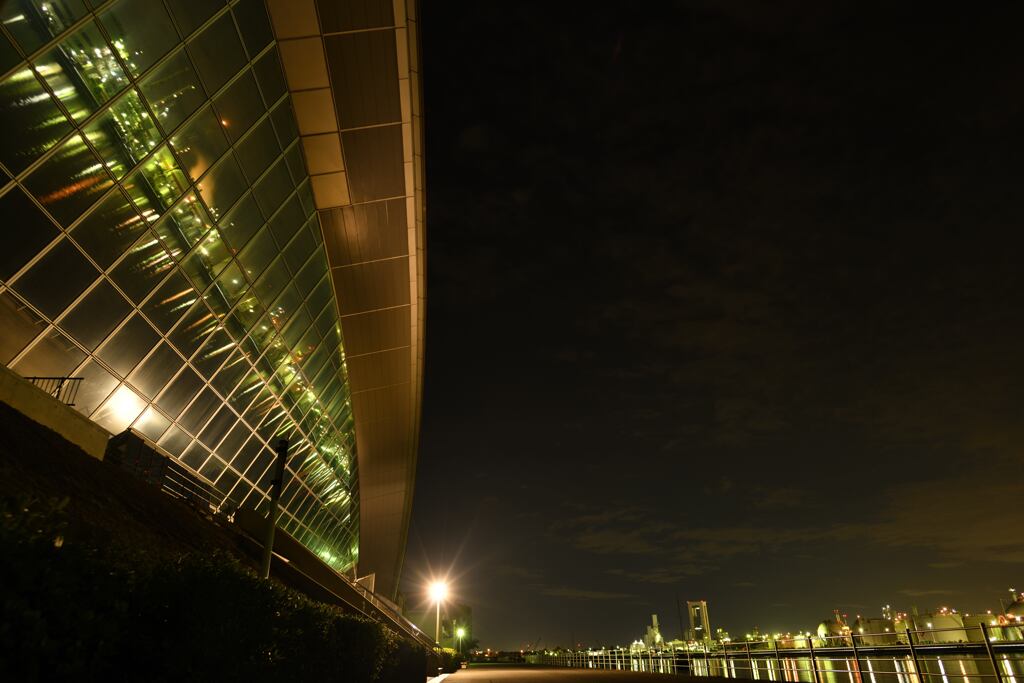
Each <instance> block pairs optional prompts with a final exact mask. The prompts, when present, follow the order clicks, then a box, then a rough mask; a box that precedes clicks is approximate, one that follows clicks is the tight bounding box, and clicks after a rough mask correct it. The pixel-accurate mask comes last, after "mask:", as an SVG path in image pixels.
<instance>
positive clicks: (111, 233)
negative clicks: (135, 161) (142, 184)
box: [71, 189, 146, 268]
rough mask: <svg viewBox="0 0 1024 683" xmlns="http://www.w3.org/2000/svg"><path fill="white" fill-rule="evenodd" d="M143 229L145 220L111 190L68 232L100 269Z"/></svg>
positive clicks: (128, 203) (107, 265)
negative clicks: (110, 192)
mask: <svg viewBox="0 0 1024 683" xmlns="http://www.w3.org/2000/svg"><path fill="white" fill-rule="evenodd" d="M145 229H146V222H145V221H144V220H143V219H142V216H140V215H139V213H138V211H136V210H135V206H134V205H133V204H132V203H131V202H130V201H128V198H127V197H125V196H124V194H123V193H122V192H121V190H120V189H115V190H114V192H113V193H112V194H110V195H109V196H107V198H106V199H104V200H103V201H101V202H100V203H99V204H97V205H96V208H94V209H93V210H92V212H91V213H90V214H89V215H88V216H86V217H85V218H84V219H83V220H82V222H81V223H79V224H78V225H76V226H75V229H74V230H73V231H72V232H71V235H72V237H74V238H75V241H76V242H78V244H79V245H81V246H82V248H83V249H85V251H86V253H87V254H89V256H91V257H93V259H95V261H96V262H97V263H98V264H99V265H100V267H101V268H107V267H109V266H110V264H111V263H113V262H114V261H115V260H116V259H117V257H119V256H120V255H121V254H123V253H124V252H125V250H127V249H128V248H129V247H130V246H131V245H132V243H133V242H135V241H136V240H138V238H139V235H141V234H142V233H143V231H145Z"/></svg>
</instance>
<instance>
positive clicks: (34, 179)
mask: <svg viewBox="0 0 1024 683" xmlns="http://www.w3.org/2000/svg"><path fill="white" fill-rule="evenodd" d="M113 184H114V183H113V181H112V180H111V179H110V176H108V175H107V173H106V172H105V171H104V170H103V164H102V163H101V162H100V160H99V159H97V158H96V155H94V154H93V153H92V150H90V149H89V148H88V147H87V146H86V144H85V140H83V139H82V137H81V136H80V135H72V136H71V138H69V139H68V141H67V142H65V143H64V144H63V145H61V146H60V148H59V149H58V150H57V152H56V153H55V154H54V155H53V156H51V157H50V158H49V159H47V160H46V161H45V162H43V165H42V166H40V167H39V168H37V169H36V170H34V171H33V172H32V174H31V175H30V176H29V177H28V178H26V179H25V186H26V187H27V188H28V189H29V190H30V191H31V192H32V194H33V195H35V197H36V199H38V200H39V203H40V204H42V205H43V207H44V208H45V209H46V210H47V211H49V212H50V214H51V215H52V216H53V217H54V218H56V219H57V221H59V222H60V223H61V224H62V225H65V226H67V225H70V224H71V223H72V222H74V220H75V219H76V218H78V217H79V216H80V215H82V213H83V212H84V211H85V210H86V209H88V208H89V207H90V206H91V205H92V203H93V202H94V201H96V200H97V199H98V198H99V197H100V196H101V195H102V194H103V193H104V192H106V191H107V190H108V189H110V187H111V186H112V185H113Z"/></svg>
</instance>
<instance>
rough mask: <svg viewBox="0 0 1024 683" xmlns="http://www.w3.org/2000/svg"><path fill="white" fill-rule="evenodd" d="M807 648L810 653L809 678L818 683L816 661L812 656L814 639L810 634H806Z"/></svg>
mask: <svg viewBox="0 0 1024 683" xmlns="http://www.w3.org/2000/svg"><path fill="white" fill-rule="evenodd" d="M807 650H808V651H809V652H810V653H811V680H812V681H814V683H818V663H817V660H816V659H815V658H814V640H813V637H812V636H807Z"/></svg>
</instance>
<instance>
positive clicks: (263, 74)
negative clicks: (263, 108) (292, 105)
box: [253, 46, 288, 107]
mask: <svg viewBox="0 0 1024 683" xmlns="http://www.w3.org/2000/svg"><path fill="white" fill-rule="evenodd" d="M253 71H255V72H256V80H257V82H259V84H260V90H261V91H262V92H263V100H264V101H265V102H266V105H267V106H268V107H271V106H273V104H274V103H275V102H277V101H278V100H279V99H281V96H282V95H284V94H285V92H286V91H287V90H288V87H287V85H286V84H285V80H284V72H283V71H282V70H281V60H280V59H279V58H278V56H277V46H274V47H272V48H271V49H269V50H267V52H266V54H264V55H263V56H262V57H260V58H259V59H257V60H256V64H255V66H254V67H253Z"/></svg>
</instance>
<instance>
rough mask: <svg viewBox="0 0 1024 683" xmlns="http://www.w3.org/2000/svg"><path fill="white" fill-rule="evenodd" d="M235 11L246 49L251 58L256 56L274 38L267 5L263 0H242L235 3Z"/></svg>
mask: <svg viewBox="0 0 1024 683" xmlns="http://www.w3.org/2000/svg"><path fill="white" fill-rule="evenodd" d="M234 12H235V19H236V20H237V21H238V29H239V31H241V33H242V41H243V42H244V43H245V49H246V50H248V52H249V57H250V58H252V57H255V56H256V55H257V54H259V51H260V50H262V49H263V48H265V47H266V46H267V44H268V43H270V41H272V40H273V39H274V34H273V32H272V31H271V30H270V19H269V18H268V17H267V10H266V7H264V5H263V2H262V0H242V2H240V3H238V4H237V5H235V7H234Z"/></svg>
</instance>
